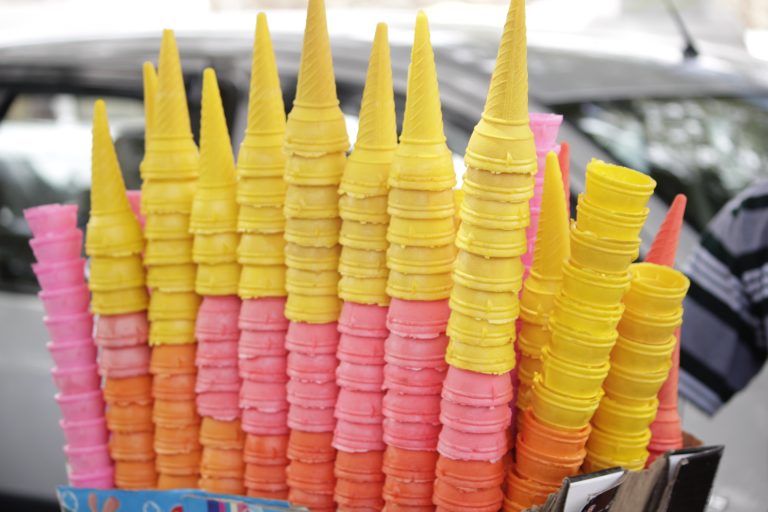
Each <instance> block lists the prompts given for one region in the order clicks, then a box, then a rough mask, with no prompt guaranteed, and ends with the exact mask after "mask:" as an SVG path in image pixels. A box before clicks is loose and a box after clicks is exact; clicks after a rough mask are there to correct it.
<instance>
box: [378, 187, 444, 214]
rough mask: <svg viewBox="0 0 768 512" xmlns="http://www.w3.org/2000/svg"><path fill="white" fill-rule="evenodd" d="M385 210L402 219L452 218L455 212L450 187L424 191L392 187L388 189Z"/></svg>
mask: <svg viewBox="0 0 768 512" xmlns="http://www.w3.org/2000/svg"><path fill="white" fill-rule="evenodd" d="M387 212H389V214H390V215H396V216H398V217H402V218H404V219H445V218H447V217H451V218H453V216H454V215H455V213H456V203H455V201H454V197H453V190H451V189H445V190H440V191H436V192H432V191H429V192H425V191H423V190H408V189H404V188H392V189H390V191H389V206H388V208H387Z"/></svg>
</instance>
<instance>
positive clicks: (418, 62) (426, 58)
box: [400, 11, 445, 144]
mask: <svg viewBox="0 0 768 512" xmlns="http://www.w3.org/2000/svg"><path fill="white" fill-rule="evenodd" d="M400 141H401V142H404V143H409V142H413V143H422V144H440V143H442V142H445V134H444V133H443V114H442V110H441V107H440V91H439V88H438V85H437V69H436V68H435V54H434V52H433V51H432V43H431V42H430V40H429V22H428V21H427V15H426V14H424V12H423V11H419V14H418V15H417V16H416V30H415V33H414V36H413V48H412V49H411V63H410V65H409V66H408V91H407V95H406V99H405V115H404V118H403V132H402V134H401V135H400Z"/></svg>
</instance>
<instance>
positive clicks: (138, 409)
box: [86, 100, 157, 489]
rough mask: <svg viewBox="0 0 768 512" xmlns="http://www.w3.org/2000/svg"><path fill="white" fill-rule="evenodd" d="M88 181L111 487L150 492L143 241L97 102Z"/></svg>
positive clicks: (93, 284)
mask: <svg viewBox="0 0 768 512" xmlns="http://www.w3.org/2000/svg"><path fill="white" fill-rule="evenodd" d="M92 175H93V182H92V187H91V216H90V220H89V223H88V234H87V240H86V252H87V253H88V255H89V256H90V257H91V272H90V278H89V287H90V289H91V292H92V293H93V301H92V309H93V312H94V313H96V314H97V315H98V318H97V321H96V333H95V340H96V344H97V345H98V346H99V348H100V354H99V373H100V374H101V375H102V376H103V377H105V379H106V382H105V390H109V392H108V393H107V392H105V397H106V399H107V404H108V410H107V425H108V427H109V430H110V434H111V435H110V441H109V444H110V453H111V455H112V459H113V460H114V461H115V484H116V486H117V487H118V488H120V489H152V488H154V487H155V486H156V484H157V473H156V471H155V450H154V446H153V444H154V443H153V437H154V426H153V424H152V396H151V394H150V385H149V383H150V382H151V376H150V374H149V356H150V350H149V345H148V344H147V338H148V334H149V328H148V323H147V314H146V310H147V303H148V300H147V289H146V286H145V282H144V267H143V266H142V260H141V252H142V249H143V247H144V241H143V239H142V233H141V226H140V225H139V221H138V219H137V218H136V217H135V215H134V213H133V211H132V210H131V206H130V203H129V202H128V197H127V195H126V190H125V184H124V183H123V176H122V173H121V171H120V166H119V164H118V161H117V154H116V153H115V148H114V146H113V144H112V140H111V138H110V135H109V124H108V121H107V111H106V106H105V104H104V102H103V101H101V100H99V101H97V102H96V104H95V105H94V114H93V153H92Z"/></svg>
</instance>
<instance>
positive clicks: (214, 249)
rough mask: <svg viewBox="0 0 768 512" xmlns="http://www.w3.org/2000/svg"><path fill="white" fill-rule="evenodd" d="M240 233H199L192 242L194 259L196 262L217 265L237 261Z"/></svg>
mask: <svg viewBox="0 0 768 512" xmlns="http://www.w3.org/2000/svg"><path fill="white" fill-rule="evenodd" d="M239 243H240V235H239V234H238V233H215V234H206V235H202V234H198V235H195V240H194V242H193V244H192V260H193V261H194V262H195V263H205V264H208V265H215V264H218V263H234V262H236V261H237V247H238V244H239Z"/></svg>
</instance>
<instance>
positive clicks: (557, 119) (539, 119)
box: [522, 112, 563, 277]
mask: <svg viewBox="0 0 768 512" xmlns="http://www.w3.org/2000/svg"><path fill="white" fill-rule="evenodd" d="M530 120H531V122H530V125H531V131H532V132H533V141H534V143H535V144H536V162H537V169H538V170H537V172H536V176H535V178H534V188H533V197H532V198H531V201H530V203H529V204H530V217H531V223H530V224H529V225H528V228H527V229H526V236H527V238H528V251H527V252H526V253H525V254H523V256H522V260H523V265H525V276H526V277H527V276H528V271H529V270H530V268H531V264H532V263H533V255H534V244H535V242H536V233H538V229H539V215H540V214H541V209H542V204H541V202H542V198H543V194H544V168H545V167H546V159H547V155H548V154H549V153H550V152H554V153H555V154H556V155H559V153H560V145H559V144H557V143H556V142H555V141H556V139H557V132H558V130H559V129H560V125H561V124H562V122H563V116H561V115H558V114H544V113H538V112H531V114H530Z"/></svg>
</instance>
